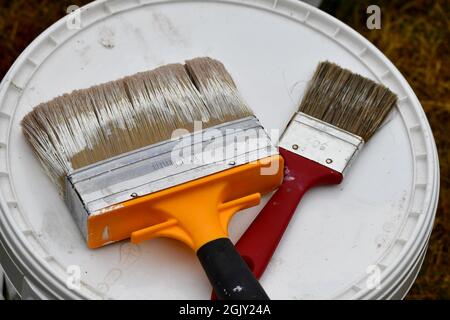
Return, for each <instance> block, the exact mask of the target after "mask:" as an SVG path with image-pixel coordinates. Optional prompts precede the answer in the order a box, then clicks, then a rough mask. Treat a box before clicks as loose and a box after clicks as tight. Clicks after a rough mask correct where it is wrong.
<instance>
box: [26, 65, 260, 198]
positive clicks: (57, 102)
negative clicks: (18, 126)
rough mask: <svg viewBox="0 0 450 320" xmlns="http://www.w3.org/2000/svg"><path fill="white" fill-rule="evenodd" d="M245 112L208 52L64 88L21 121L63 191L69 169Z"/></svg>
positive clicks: (227, 77)
mask: <svg viewBox="0 0 450 320" xmlns="http://www.w3.org/2000/svg"><path fill="white" fill-rule="evenodd" d="M250 115H252V112H251V110H250V109H249V108H248V107H247V105H246V104H245V102H244V100H243V99H242V98H241V96H240V94H239V92H238V90H237V88H236V86H235V84H234V82H233V79H232V78H231V76H230V74H229V73H228V72H227V70H226V69H225V67H224V66H223V65H222V63H220V62H219V61H217V60H214V59H211V58H196V59H193V60H189V61H187V62H186V65H182V64H170V65H165V66H162V67H159V68H156V69H154V70H152V71H146V72H141V73H138V74H135V75H133V76H128V77H125V78H123V79H120V80H116V81H112V82H108V83H105V84H101V85H97V86H93V87H91V88H88V89H83V90H77V91H74V92H72V93H71V94H64V95H62V96H60V97H57V98H55V99H53V100H51V101H49V102H46V103H42V104H40V105H39V106H37V107H36V108H34V109H33V111H32V112H30V113H29V114H28V115H26V116H25V117H24V119H23V120H22V129H23V132H24V135H25V137H26V138H27V140H28V142H29V143H30V144H31V146H32V147H33V149H34V152H35V153H36V155H37V156H38V158H39V160H40V161H41V163H42V165H43V167H44V169H45V171H46V173H47V174H48V175H49V176H50V177H51V178H52V179H53V180H54V182H56V183H57V185H58V186H59V188H60V190H61V191H64V179H65V176H66V175H67V174H68V173H69V172H71V171H73V170H76V169H79V168H82V167H85V166H88V165H90V164H93V163H96V162H99V161H102V160H105V159H109V158H111V157H114V156H116V155H119V154H123V153H125V152H129V151H133V150H136V149H139V148H142V147H145V146H148V145H152V144H154V143H158V142H160V141H165V140H168V139H170V138H171V136H172V133H173V132H174V131H175V130H176V129H180V128H183V129H187V130H189V131H193V130H194V122H195V121H202V128H208V127H210V126H213V125H217V124H221V123H225V122H228V121H231V120H236V119H240V118H243V117H246V116H250Z"/></svg>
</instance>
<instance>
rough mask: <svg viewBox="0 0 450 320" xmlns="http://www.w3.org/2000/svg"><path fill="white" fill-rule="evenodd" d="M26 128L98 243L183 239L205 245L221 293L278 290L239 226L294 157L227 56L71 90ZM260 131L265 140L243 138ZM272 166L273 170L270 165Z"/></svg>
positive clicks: (28, 119)
mask: <svg viewBox="0 0 450 320" xmlns="http://www.w3.org/2000/svg"><path fill="white" fill-rule="evenodd" d="M197 121H201V123H202V128H200V129H196V122H197ZM22 127H23V132H24V134H25V136H26V138H27V140H28V141H29V143H30V144H31V146H32V148H33V149H34V151H35V153H36V155H37V156H38V158H39V159H40V161H41V163H42V165H43V167H44V169H45V171H46V172H47V174H48V175H49V176H50V177H51V178H52V179H53V181H54V182H55V183H56V184H57V186H58V187H59V189H60V191H61V193H62V194H63V197H64V200H65V202H66V204H67V206H68V208H69V211H70V212H71V214H72V216H73V217H74V219H75V221H76V222H77V224H78V226H79V228H80V230H81V231H82V234H83V235H84V237H85V239H86V241H87V244H88V246H89V247H90V248H98V247H101V246H103V245H106V244H109V243H112V242H116V241H120V240H124V239H127V238H131V241H132V242H133V243H140V242H141V241H144V240H148V239H151V238H155V237H169V238H174V239H176V240H179V241H182V242H184V243H185V244H186V245H188V246H189V247H191V248H192V249H193V250H194V251H195V252H196V254H197V256H198V258H199V260H200V262H201V264H202V266H203V268H204V269H205V272H206V274H207V276H208V278H209V280H210V282H211V284H212V285H213V287H214V289H215V290H216V292H217V293H218V295H219V298H221V299H267V298H268V297H267V294H266V293H265V291H264V289H263V288H262V287H261V285H260V284H259V283H258V281H257V280H256V279H255V278H254V276H253V274H252V273H251V271H250V270H249V268H248V267H247V265H246V263H245V262H244V261H243V260H242V258H241V257H240V255H239V254H238V253H237V252H236V251H235V248H234V246H233V244H232V243H231V241H230V240H229V239H228V236H227V234H228V232H227V229H228V222H229V220H230V219H231V217H232V216H233V214H234V213H236V212H237V211H239V210H241V209H244V208H247V207H250V206H254V205H256V204H258V203H259V201H260V198H261V194H264V193H267V192H270V191H271V190H273V189H275V188H276V187H277V186H278V185H279V184H280V183H281V181H282V175H283V174H282V171H283V170H282V168H283V160H282V158H281V157H280V156H279V155H278V152H277V150H276V148H275V147H274V146H273V145H272V144H271V142H270V139H269V137H268V136H267V134H266V133H264V130H263V128H262V126H261V125H260V124H259V122H258V119H257V118H256V117H255V116H254V115H253V113H252V111H251V110H250V108H249V107H248V106H247V105H246V103H245V102H244V101H243V99H242V98H241V96H240V94H239V92H238V90H237V88H236V86H235V84H234V82H233V80H232V78H231V76H230V75H229V74H228V72H227V70H226V69H225V67H224V66H223V64H222V63H220V62H219V61H217V60H214V59H210V58H197V59H193V60H189V61H187V62H186V65H182V64H171V65H166V66H162V67H159V68H157V69H155V70H152V71H148V72H142V73H139V74H136V75H133V76H129V77H126V78H123V79H120V80H117V81H112V82H109V83H106V84H102V85H98V86H94V87H91V88H89V89H84V90H78V91H75V92H73V93H71V94H65V95H63V96H60V97H57V98H55V99H53V100H51V101H49V102H46V103H43V104H41V105H39V106H37V107H36V108H35V109H34V110H33V111H32V112H30V113H29V114H28V115H26V116H25V118H24V119H23V121H22ZM180 128H183V129H184V130H183V134H182V135H181V136H178V137H177V138H176V139H174V138H173V133H174V132H178V131H179V129H180ZM253 132H258V134H259V135H260V136H258V138H259V139H256V140H257V142H258V143H249V144H247V145H246V148H237V147H235V146H234V144H233V143H234V141H250V140H251V139H250V140H249V139H247V135H248V134H253ZM222 136H223V139H222V140H223V143H222V145H221V144H216V141H217V140H220V138H222ZM209 137H213V138H214V139H210V138H209ZM206 149H208V150H209V151H211V150H212V151H214V152H210V153H208V155H211V154H213V155H215V157H213V158H208V159H207V160H213V161H203V159H202V157H203V156H204V154H205V152H204V151H205V150H206ZM222 149H226V150H232V151H233V152H232V154H228V153H226V152H225V153H221V152H220V151H222ZM199 159H200V161H199ZM267 166H270V167H273V168H275V170H273V174H271V175H262V174H261V173H260V171H261V170H262V169H263V168H265V167H267Z"/></svg>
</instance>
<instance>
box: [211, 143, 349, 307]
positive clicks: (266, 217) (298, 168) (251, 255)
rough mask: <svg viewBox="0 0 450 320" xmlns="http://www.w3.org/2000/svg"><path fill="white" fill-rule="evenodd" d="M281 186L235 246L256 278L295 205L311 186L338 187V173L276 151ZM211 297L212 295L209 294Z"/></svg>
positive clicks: (281, 151)
mask: <svg viewBox="0 0 450 320" xmlns="http://www.w3.org/2000/svg"><path fill="white" fill-rule="evenodd" d="M280 154H281V155H282V156H283V158H284V161H285V177H284V180H283V183H282V184H281V186H280V187H279V188H278V190H277V191H276V192H275V194H274V195H273V196H272V198H271V199H270V200H269V202H268V203H267V204H266V205H265V207H264V208H263V209H262V211H261V212H260V213H259V214H258V216H257V217H256V218H255V220H254V221H253V222H252V224H251V225H250V227H249V228H248V229H247V230H246V231H245V233H244V234H243V235H242V237H241V238H240V239H239V241H238V242H237V244H236V249H237V250H238V252H239V253H240V254H241V256H242V257H243V258H244V260H245V261H246V262H247V264H248V265H249V267H250V269H251V270H252V272H253V274H254V275H255V276H256V278H258V279H259V278H260V277H261V275H262V274H263V273H264V270H265V269H266V267H267V265H268V264H269V261H270V259H271V258H272V255H273V253H274V252H275V249H276V248H277V246H278V243H279V242H280V240H281V237H282V236H283V234H284V231H285V230H286V228H287V226H288V224H289V221H290V220H291V218H292V216H293V214H294V212H295V210H296V209H297V206H298V204H299V202H300V200H301V199H302V197H303V195H304V194H305V192H306V191H308V190H309V189H310V188H311V187H314V186H317V185H326V184H339V183H340V182H341V181H342V178H343V177H342V174H341V173H339V172H337V171H334V170H332V169H329V168H327V167H325V166H322V165H320V164H318V163H316V162H313V161H311V160H309V159H307V158H304V157H302V156H299V155H297V154H295V153H292V152H290V151H287V150H285V149H283V148H280ZM213 298H214V295H213Z"/></svg>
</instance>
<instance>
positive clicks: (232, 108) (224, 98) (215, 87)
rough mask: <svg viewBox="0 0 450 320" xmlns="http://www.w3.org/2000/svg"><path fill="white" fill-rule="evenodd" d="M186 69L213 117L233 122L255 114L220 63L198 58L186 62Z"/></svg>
mask: <svg viewBox="0 0 450 320" xmlns="http://www.w3.org/2000/svg"><path fill="white" fill-rule="evenodd" d="M186 69H187V71H188V73H189V75H190V76H191V79H192V81H193V82H194V84H195V86H196V87H197V88H198V90H199V91H200V93H201V95H202V96H203V98H204V100H205V103H206V105H207V107H208V109H209V110H210V111H211V115H212V116H213V117H215V118H218V119H226V120H227V121H231V120H236V119H239V118H242V117H244V116H250V115H252V114H253V112H252V111H251V110H250V108H249V107H248V106H247V104H246V103H245V101H244V99H243V98H242V97H241V95H240V93H239V91H238V90H237V88H236V84H235V83H234V81H233V79H232V78H231V75H230V74H229V73H228V72H227V70H226V69H225V66H224V65H223V64H222V63H221V62H220V61H217V60H214V59H211V58H196V59H192V60H188V61H186Z"/></svg>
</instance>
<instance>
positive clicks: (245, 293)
mask: <svg viewBox="0 0 450 320" xmlns="http://www.w3.org/2000/svg"><path fill="white" fill-rule="evenodd" d="M268 167H270V168H271V169H269V170H267V169H268ZM282 178H283V159H282V158H281V157H280V156H272V157H268V158H265V159H263V160H260V161H256V162H253V163H249V164H245V165H241V166H238V167H236V168H233V169H229V170H226V171H222V172H219V173H216V174H213V175H210V176H207V177H204V178H201V179H197V180H194V181H190V182H188V183H184V184H181V185H178V186H176V187H172V188H169V189H166V190H163V191H159V192H156V193H153V194H149V195H146V196H142V197H139V198H136V199H133V200H129V201H126V202H124V203H121V204H119V205H115V206H112V207H110V208H107V209H103V210H101V212H98V213H93V214H92V215H91V216H90V217H89V219H88V245H89V247H91V248H96V247H99V246H102V245H105V244H107V243H110V242H113V241H118V240H122V239H126V238H129V237H131V241H132V242H133V243H139V242H141V241H144V240H148V239H152V238H155V237H169V238H174V239H177V240H179V241H182V242H184V243H185V244H187V245H188V246H190V247H191V248H192V249H193V250H194V251H195V252H196V254H197V257H198V259H199V260H200V263H201V264H202V266H203V268H204V270H205V272H206V275H207V276H208V279H209V281H210V282H211V284H212V286H213V288H214V290H215V292H217V295H218V297H219V299H233V300H248V299H256V300H266V299H268V296H267V294H266V293H265V291H264V289H263V288H262V287H261V285H260V284H259V282H258V280H257V279H256V278H255V277H254V275H253V274H252V272H251V270H250V269H249V268H248V266H247V264H246V263H245V261H244V260H243V259H242V257H241V256H240V255H239V253H238V252H237V251H236V249H235V248H234V246H233V244H232V243H231V241H230V240H229V239H228V238H227V237H228V222H229V221H230V219H231V217H232V216H233V214H235V213H236V212H237V211H239V210H241V209H244V208H248V207H251V206H254V205H256V204H258V203H259V201H260V199H261V194H263V193H267V192H269V191H271V190H273V189H275V188H276V187H277V186H278V185H279V184H280V183H281V181H282Z"/></svg>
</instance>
